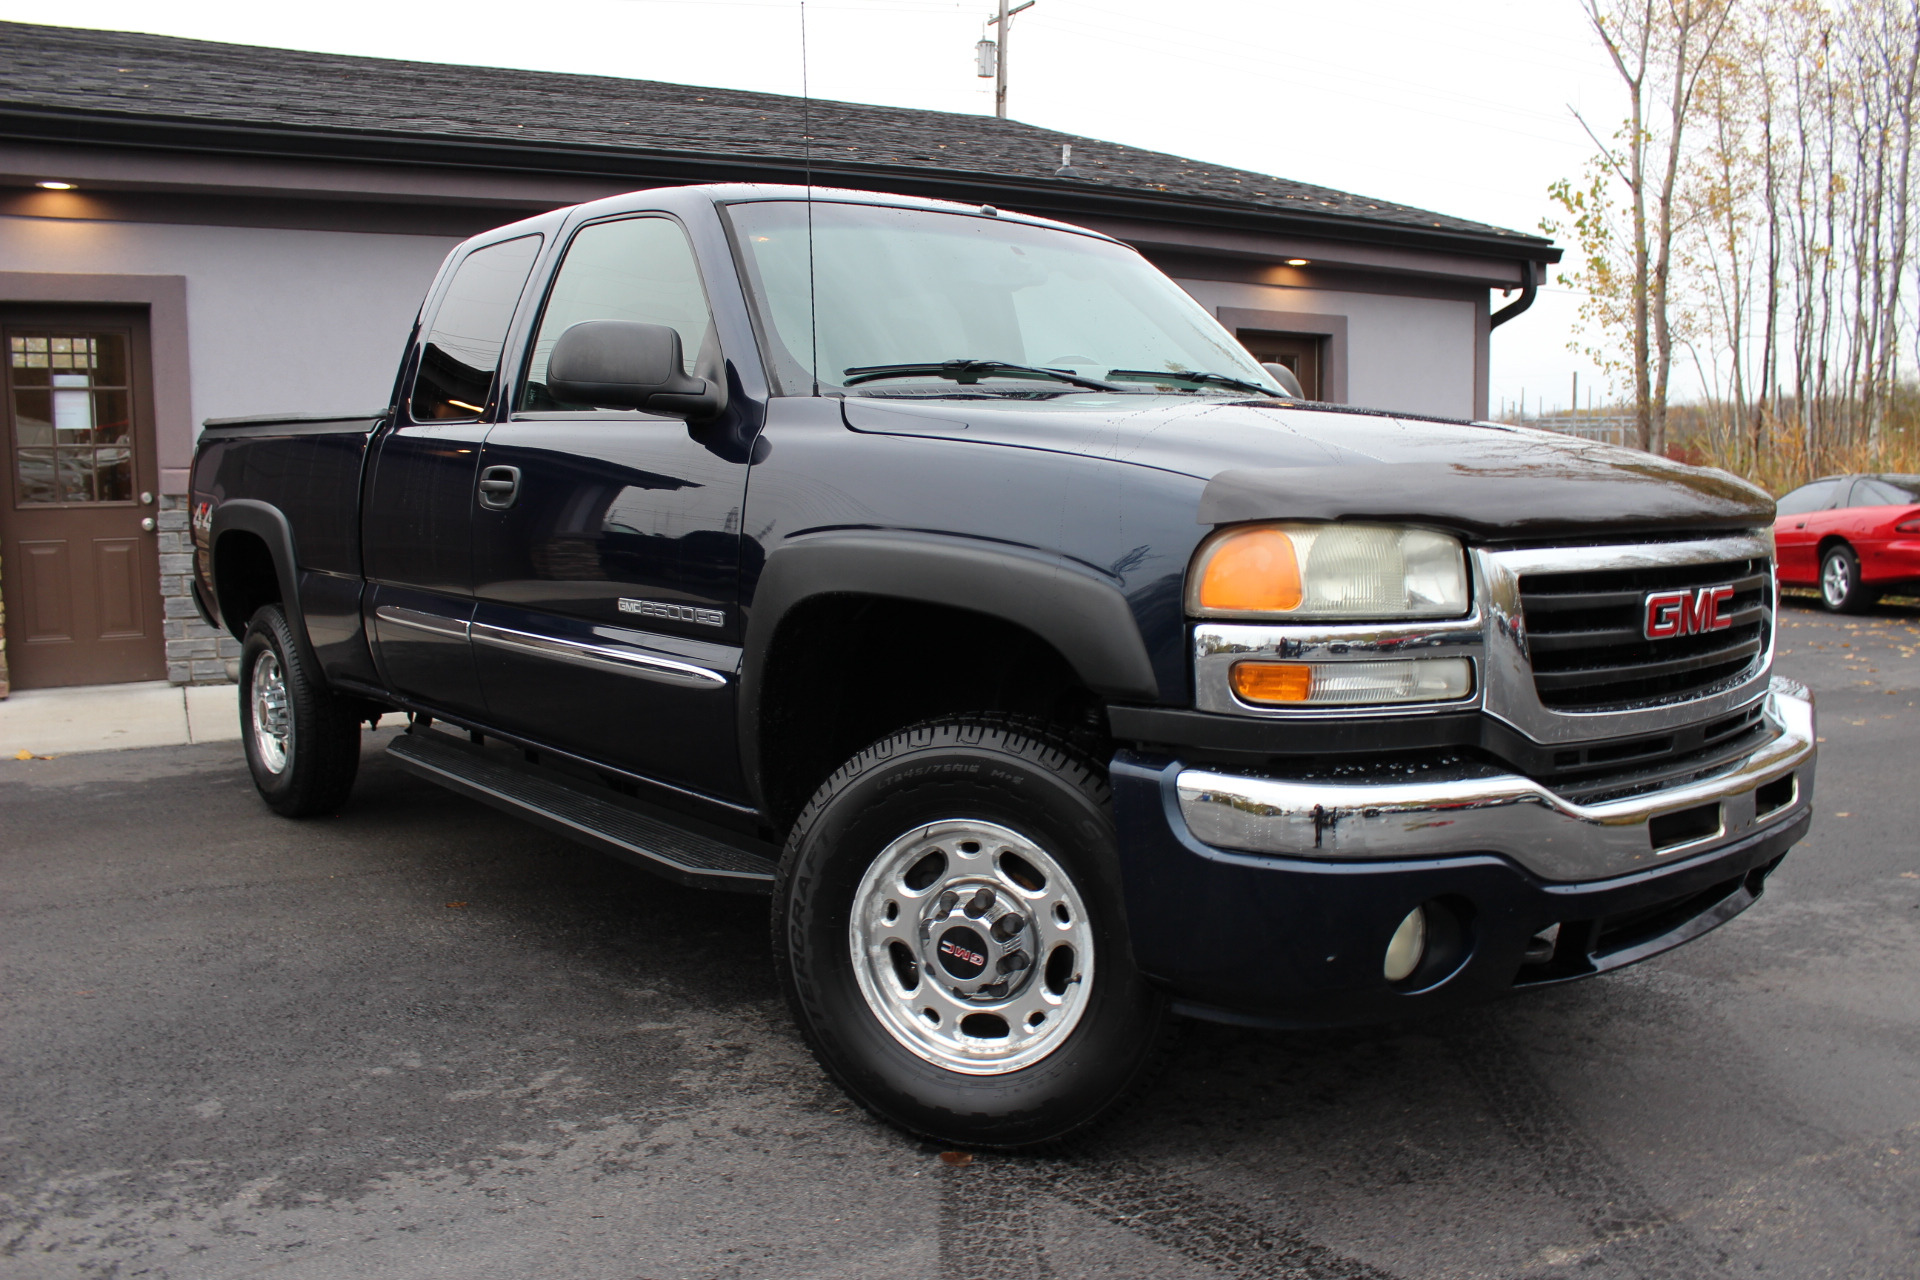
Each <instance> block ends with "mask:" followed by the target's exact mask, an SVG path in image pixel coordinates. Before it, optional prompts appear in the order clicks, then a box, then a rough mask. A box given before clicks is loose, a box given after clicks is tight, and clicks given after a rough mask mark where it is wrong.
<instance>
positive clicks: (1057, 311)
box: [728, 200, 1279, 396]
mask: <svg viewBox="0 0 1920 1280" xmlns="http://www.w3.org/2000/svg"><path fill="white" fill-rule="evenodd" d="M728 213H729V215H730V216H731V218H732V220H733V224H734V227H735V230H736V232H737V233H738V236H739V240H740V244H741V247H742V249H743V254H742V256H743V258H744V259H745V263H744V265H745V267H746V271H747V276H748V283H749V287H750V288H751V289H752V291H753V294H754V301H755V305H756V307H757V309H758V312H759V317H760V323H761V331H762V333H763V334H764V335H765V338H766V341H767V345H768V346H769V347H770V348H771V350H770V351H769V352H768V357H769V361H770V363H771V364H772V366H773V372H774V374H775V380H776V382H777V383H778V384H779V386H780V390H781V391H782V393H783V394H786V395H806V394H807V393H808V392H810V391H811V390H812V385H813V373H814V367H815V360H817V362H818V373H819V379H820V386H821V388H822V389H823V390H834V391H838V390H841V389H843V388H848V387H849V379H850V378H851V379H852V386H851V388H850V390H851V393H852V394H873V393H879V394H885V393H886V392H888V391H890V390H891V391H894V392H896V393H897V392H899V391H901V390H907V389H911V390H913V391H915V392H917V393H921V394H926V393H928V392H932V393H934V394H940V393H942V392H944V393H948V394H969V395H978V394H981V393H982V392H983V391H990V392H995V393H1021V394H1028V395H1031V394H1035V393H1040V394H1048V393H1051V392H1069V393H1072V392H1075V390H1076V389H1075V387H1074V386H1073V385H1071V384H1069V383H1063V382H1060V381H1057V380H1050V379H1047V378H1046V376H1045V373H1044V372H1043V371H1045V370H1055V371H1059V372H1063V373H1066V374H1069V375H1072V376H1073V377H1074V378H1076V379H1082V380H1091V381H1094V382H1098V383H1106V382H1108V381H1109V379H1110V377H1111V375H1113V374H1115V373H1119V374H1122V375H1124V376H1121V377H1113V378H1111V381H1112V387H1113V389H1114V390H1116V391H1117V390H1127V391H1133V392H1146V393H1155V392H1164V391H1182V392H1188V393H1192V394H1196V395H1201V394H1204V395H1236V396H1245V395H1247V394H1249V392H1254V393H1259V392H1274V393H1277V392H1278V390H1279V388H1278V387H1277V386H1276V384H1275V383H1274V381H1273V379H1272V378H1270V377H1269V376H1268V375H1267V373H1266V371H1265V370H1264V369H1262V368H1261V367H1260V365H1259V364H1258V363H1257V362H1256V361H1255V360H1254V359H1253V357H1252V356H1250V355H1248V354H1247V352H1246V350H1245V349H1244V348H1242V347H1241V346H1240V344H1239V343H1237V342H1235V341H1234V340H1233V338H1232V336H1231V335H1229V334H1228V333H1227V331H1226V330H1225V329H1223V328H1221V327H1220V325H1219V323H1218V322H1216V321H1215V320H1214V319H1213V317H1212V316H1210V315H1208V314H1207V313H1206V312H1205V311H1204V310H1203V309H1202V308H1201V307H1200V305H1199V304H1198V303H1196V302H1195V301H1194V300H1193V299H1192V298H1190V297H1188V296H1187V294H1186V293H1185V292H1184V291H1182V290H1181V288H1180V286H1179V285H1176V284H1175V283H1174V282H1173V281H1171V280H1169V279H1167V277H1165V276H1164V275H1162V274H1160V272H1159V271H1157V270H1155V269H1154V268H1153V267H1152V266H1151V265H1149V264H1148V262H1147V261H1146V259H1144V258H1142V257H1141V256H1140V255H1139V254H1137V253H1135V252H1134V251H1133V250H1131V249H1128V248H1127V247H1125V246H1124V245H1119V244H1115V243H1113V242H1112V241H1109V240H1101V239H1097V238H1095V237H1093V236H1084V235H1075V234H1073V233H1072V232H1067V231H1054V230H1050V229H1048V228H1045V227H1034V226H1028V225H1026V224H1023V223H1019V222H1013V221H1008V220H1003V219H998V218H990V217H978V216H972V215H967V214H955V213H938V212H931V211H928V210H923V209H896V208H888V207H885V206H879V205H861V204H838V203H830V202H816V203H815V204H814V205H813V239H814V280H813V289H812V292H811V297H809V290H808V281H807V205H806V203H805V202H804V201H798V200H792V201H787V200H773V201H763V202H756V203H748V204H736V205H732V206H730V207H729V209H728ZM813 314H817V316H818V320H819V332H818V335H817V336H815V335H813V334H811V333H810V332H809V323H808V322H809V317H810V315H813ZM958 361H970V362H974V363H975V364H976V365H977V366H978V365H988V364H994V363H997V364H1001V365H1006V366H1016V367H1024V368H1025V369H1026V370H1027V371H1028V372H1027V373H1025V374H1020V373H1016V372H1013V371H1012V370H1007V371H995V370H991V369H986V370H981V369H977V368H976V369H973V370H967V371H964V372H963V373H960V374H958V375H956V374H955V373H954V372H953V371H951V370H949V371H948V372H947V374H946V375H944V376H943V375H941V374H938V373H933V372H928V371H925V370H924V368H923V369H922V370H920V371H914V370H912V369H911V368H909V369H904V370H896V369H894V368H893V366H902V365H904V366H923V367H924V366H928V365H945V364H952V363H953V362H958ZM849 370H858V371H861V372H859V373H854V374H850V373H849V372H848V371H849ZM876 370H881V371H883V372H881V373H879V374H877V375H876V374H875V372H874V371H876ZM1142 371H1147V372H1148V373H1157V372H1161V371H1165V372H1166V373H1167V374H1168V375H1169V377H1168V379H1167V381H1166V382H1164V383H1160V382H1158V381H1157V380H1156V379H1154V378H1152V377H1151V376H1142ZM1174 373H1187V374H1207V375H1213V376H1212V378H1211V379H1193V378H1185V379H1182V378H1175V377H1172V376H1171V375H1172V374H1174ZM1233 383H1238V384H1240V385H1239V386H1237V387H1236V386H1233V385H1230V384H1233ZM1096 389H1098V388H1096ZM1080 393H1081V394H1084V391H1081V392H1080Z"/></svg>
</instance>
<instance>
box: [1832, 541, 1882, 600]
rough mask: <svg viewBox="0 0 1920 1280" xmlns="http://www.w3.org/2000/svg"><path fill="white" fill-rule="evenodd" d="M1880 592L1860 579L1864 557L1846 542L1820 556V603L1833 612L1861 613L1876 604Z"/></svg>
mask: <svg viewBox="0 0 1920 1280" xmlns="http://www.w3.org/2000/svg"><path fill="white" fill-rule="evenodd" d="M1878 597H1879V593H1878V592H1876V591H1871V590H1869V589H1868V588H1867V587H1866V586H1865V585H1863V584H1862V583H1861V581H1860V557H1859V556H1856V555H1855V554H1854V553H1853V548H1852V547H1849V546H1845V545H1841V546H1837V547H1832V548H1829V549H1828V551H1827V554H1826V555H1824V556H1822V557H1821V558H1820V603H1821V604H1823V605H1825V606H1826V607H1827V611H1828V612H1830V613H1860V612H1863V611H1864V610H1866V609H1868V608H1870V607H1872V605H1873V602H1874V601H1875V600H1876V599H1877V598H1878Z"/></svg>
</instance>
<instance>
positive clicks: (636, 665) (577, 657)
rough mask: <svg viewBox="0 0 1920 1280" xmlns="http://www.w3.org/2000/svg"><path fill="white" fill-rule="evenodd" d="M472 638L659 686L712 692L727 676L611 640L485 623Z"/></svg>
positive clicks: (479, 624)
mask: <svg viewBox="0 0 1920 1280" xmlns="http://www.w3.org/2000/svg"><path fill="white" fill-rule="evenodd" d="M472 635H473V642H474V643H475V644H484V645H490V646H492V647H493V648H496V649H507V650H511V651H513V652H515V653H523V654H530V655H532V656H534V657H538V658H546V659H548V660H550V661H554V662H565V663H570V664H572V665H574V666H580V667H591V668H592V669H594V670H596V671H611V672H613V673H615V674H617V675H623V676H636V677H638V678H639V679H642V680H655V681H658V682H660V683H662V684H674V685H680V686H682V687H684V688H692V689H715V688H720V687H722V686H724V685H725V684H726V683H727V678H726V676H724V675H722V674H721V673H720V672H718V671H711V670H709V669H707V668H706V667H702V666H696V665H695V664H693V663H691V662H681V661H678V660H677V659H674V658H667V657H663V656H661V655H660V654H657V653H649V652H647V651H646V650H644V649H638V648H634V647H632V646H630V645H623V644H615V643H612V642H610V641H601V642H600V643H598V644H588V643H585V642H584V641H579V640H562V639H560V638H558V637H556V636H537V635H534V634H533V633H531V632H528V631H515V630H512V629H511V628H508V627H496V626H491V625H489V624H487V623H484V622H476V623H474V624H473V625H472Z"/></svg>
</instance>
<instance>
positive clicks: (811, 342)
mask: <svg viewBox="0 0 1920 1280" xmlns="http://www.w3.org/2000/svg"><path fill="white" fill-rule="evenodd" d="M800 121H801V124H800V128H801V134H800V147H801V155H802V157H803V163H804V164H805V166H806V175H807V370H808V372H810V373H811V374H812V375H813V394H814V395H815V396H816V397H818V396H819V394H820V307H819V303H818V302H817V301H816V299H815V296H814V284H813V94H812V93H811V92H809V90H808V87H807V0H800Z"/></svg>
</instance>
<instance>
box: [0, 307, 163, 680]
mask: <svg viewBox="0 0 1920 1280" xmlns="http://www.w3.org/2000/svg"><path fill="white" fill-rule="evenodd" d="M0 333H3V334H4V341H3V342H0V345H4V347H5V349H6V396H5V400H6V403H5V415H6V422H5V429H6V458H7V471H8V476H7V480H8V485H7V492H6V501H5V502H0V557H4V559H0V592H3V593H4V598H5V602H6V611H7V613H6V618H7V665H8V668H9V674H10V676H11V679H12V684H13V687H14V688H16V689H45V688H51V687H53V686H57V685H74V684H108V683H113V682H117V681H125V680H157V679H159V678H161V677H162V676H164V675H166V652H165V643H164V641H163V639H162V635H161V604H160V565H159V553H158V547H159V540H158V539H157V538H156V537H155V535H154V533H153V531H152V528H151V527H150V526H151V524H152V520H153V517H154V516H155V514H156V508H155V506H154V503H153V494H154V492H155V491H156V490H157V489H158V487H159V486H158V484H157V481H158V479H159V474H158V472H157V470H156V468H155V462H154V456H153V409H152V394H151V391H150V388H151V387H152V384H153V378H152V371H151V367H150V357H149V355H148V347H147V321H146V316H145V315H144V314H143V313H135V312H125V313H120V312H99V311H84V312H83V311H79V310H65V309H51V308H49V309H35V310H31V311H29V310H15V309H11V308H9V309H7V310H6V311H5V312H4V313H0Z"/></svg>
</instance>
